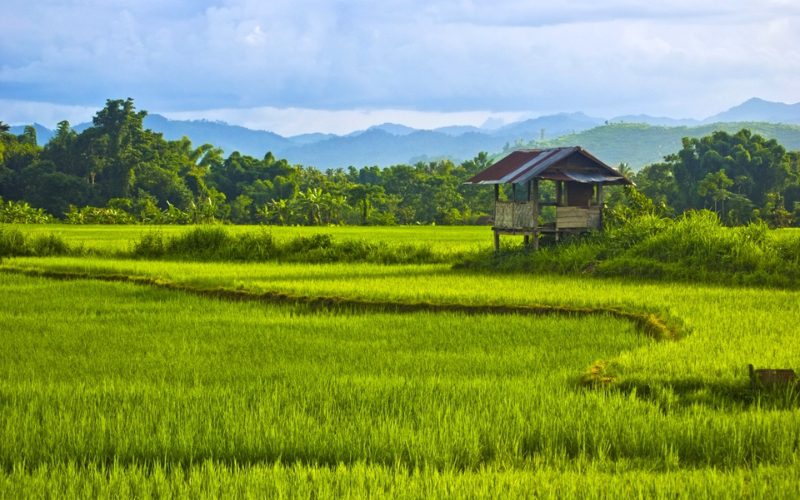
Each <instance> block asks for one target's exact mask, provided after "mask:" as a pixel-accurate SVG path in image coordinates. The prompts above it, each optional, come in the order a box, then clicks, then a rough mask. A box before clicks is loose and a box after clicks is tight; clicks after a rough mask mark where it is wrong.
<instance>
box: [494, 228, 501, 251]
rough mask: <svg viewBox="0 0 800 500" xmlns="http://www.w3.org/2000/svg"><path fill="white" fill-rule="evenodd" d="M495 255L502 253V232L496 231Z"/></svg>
mask: <svg viewBox="0 0 800 500" xmlns="http://www.w3.org/2000/svg"><path fill="white" fill-rule="evenodd" d="M494 253H500V231H498V230H497V229H495V230H494Z"/></svg>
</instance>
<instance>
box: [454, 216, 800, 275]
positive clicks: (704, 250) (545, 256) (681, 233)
mask: <svg viewBox="0 0 800 500" xmlns="http://www.w3.org/2000/svg"><path fill="white" fill-rule="evenodd" d="M456 267H458V268H463V269H475V270H490V271H503V272H520V271H522V272H536V273H541V272H548V273H560V274H584V275H595V276H622V277H630V278H635V279H652V280H667V281H670V280H671V281H692V282H710V283H724V284H736V285H749V286H775V287H786V288H797V287H798V286H800V234H796V235H791V234H787V235H785V236H781V237H776V236H774V235H773V234H772V232H771V231H770V230H769V228H768V227H767V225H766V224H764V223H761V222H756V223H751V224H748V225H746V226H742V227H734V228H731V227H726V226H724V225H723V224H722V223H721V222H720V220H719V218H718V217H717V216H716V214H714V213H713V212H709V211H699V212H687V213H686V214H684V215H682V216H681V217H678V218H677V219H669V218H662V217H658V216H656V215H640V216H636V217H633V218H631V219H629V220H626V221H625V222H624V223H620V224H617V225H614V226H612V227H609V228H608V229H607V230H606V231H605V232H603V233H596V234H593V235H590V236H584V237H575V238H573V239H571V240H568V241H565V242H561V243H559V244H556V245H552V246H549V247H543V248H542V249H541V250H539V251H538V252H529V251H526V250H525V249H507V250H505V251H503V252H501V253H500V254H499V255H491V254H488V252H484V253H483V254H482V255H480V256H477V257H473V258H471V259H467V260H465V261H464V262H463V263H460V264H458V265H457V266H456Z"/></svg>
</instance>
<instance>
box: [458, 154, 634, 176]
mask: <svg viewBox="0 0 800 500" xmlns="http://www.w3.org/2000/svg"><path fill="white" fill-rule="evenodd" d="M574 154H580V155H583V156H584V157H585V158H587V159H588V160H590V161H591V162H592V163H593V164H595V165H596V166H597V167H599V168H600V169H601V170H602V172H603V173H600V172H598V173H592V174H589V173H586V172H571V171H569V170H564V171H563V172H561V173H562V174H563V175H564V176H565V177H567V178H568V179H565V180H572V181H576V182H583V183H594V182H600V183H604V184H632V182H631V181H630V180H628V179H626V178H625V177H624V176H623V175H622V174H621V173H619V172H618V171H616V170H615V169H613V168H611V167H609V166H608V165H606V164H605V163H603V162H602V161H600V160H598V159H597V158H595V157H594V156H593V155H591V154H589V152H588V151H585V150H583V149H582V148H580V147H579V146H571V147H565V148H548V149H523V150H519V151H513V152H511V153H510V154H509V155H508V156H506V157H505V158H503V159H502V160H500V161H498V162H497V163H495V164H494V165H492V166H491V167H489V168H487V169H486V170H484V171H483V172H480V173H479V174H477V175H475V176H474V177H472V178H471V179H469V180H467V181H466V184H523V183H526V182H528V181H529V180H531V179H533V178H534V177H538V176H539V175H540V174H542V173H543V172H544V171H545V170H547V169H548V168H549V167H551V166H553V165H555V164H557V163H559V162H560V161H562V160H565V159H567V158H569V157H570V156H572V155H574ZM548 178H549V177H548Z"/></svg>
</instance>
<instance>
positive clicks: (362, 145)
mask: <svg viewBox="0 0 800 500" xmlns="http://www.w3.org/2000/svg"><path fill="white" fill-rule="evenodd" d="M504 143H505V140H504V139H503V138H498V137H492V136H490V135H487V134H477V133H467V134H462V135H459V136H450V135H447V134H443V133H441V132H434V131H431V130H417V131H414V132H412V133H410V134H405V135H399V136H398V135H393V134H390V133H388V132H386V131H385V130H382V129H379V128H373V129H370V130H366V131H364V132H362V133H360V134H358V135H355V136H344V137H333V138H330V139H327V140H324V141H320V142H315V143H313V144H307V145H300V146H295V147H290V148H288V149H285V150H283V151H281V152H280V155H279V156H281V157H285V158H287V159H289V161H291V162H292V163H301V164H303V165H314V166H316V167H319V168H332V167H347V166H350V165H354V166H365V165H378V166H389V165H396V164H399V163H408V162H410V161H411V159H412V158H421V157H430V158H442V157H448V158H453V159H456V160H463V159H468V158H472V157H474V156H475V155H476V154H478V153H479V152H480V151H497V150H499V149H501V148H502V147H503V145H504Z"/></svg>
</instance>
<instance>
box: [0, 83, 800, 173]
mask: <svg viewBox="0 0 800 500" xmlns="http://www.w3.org/2000/svg"><path fill="white" fill-rule="evenodd" d="M144 123H145V126H146V127H147V128H150V129H152V130H154V131H156V132H160V133H162V134H164V137H165V138H167V139H172V140H175V139H180V138H181V137H183V136H187V137H189V138H190V139H191V140H192V143H194V144H196V145H199V144H203V143H210V144H214V145H215V146H217V147H220V148H222V149H223V150H224V151H225V152H226V153H231V152H233V151H239V152H241V153H242V154H248V155H252V156H257V157H262V156H263V155H264V154H265V153H266V152H267V151H271V152H272V153H273V154H274V155H275V156H276V157H279V158H286V159H288V160H289V161H290V162H291V163H299V164H303V165H313V166H316V167H318V168H323V169H327V168H335V167H347V166H350V165H353V166H357V167H360V166H365V165H370V166H371V165H378V166H388V165H393V164H399V163H416V162H417V161H428V160H434V159H440V158H451V159H453V160H456V161H459V160H465V159H469V158H472V157H474V156H475V155H476V154H477V153H479V152H480V151H487V152H490V153H498V152H500V151H507V150H510V149H512V148H514V147H515V146H522V145H525V146H531V147H535V146H553V145H580V146H583V147H585V148H587V149H588V150H590V151H592V152H593V153H594V154H596V155H597V156H598V157H599V158H601V159H603V160H604V161H606V162H608V163H610V164H618V163H620V162H625V163H628V164H629V165H630V166H631V167H632V168H634V169H638V168H640V167H642V166H643V165H646V164H649V163H653V162H656V161H659V160H661V159H662V158H663V156H664V155H666V154H669V153H673V152H675V151H677V150H678V149H680V146H681V142H680V141H681V138H682V137H687V136H691V137H700V136H703V135H706V134H708V133H710V132H711V131H713V130H726V131H729V132H735V131H736V130H739V129H741V128H744V127H745V125H746V128H750V129H751V130H753V131H754V132H757V133H760V134H762V135H765V136H767V137H770V138H775V139H778V140H779V141H780V142H781V143H782V144H784V146H786V147H787V148H789V149H800V103H796V104H784V103H779V102H770V101H766V100H763V99H758V98H752V99H749V100H747V101H745V102H743V103H742V104H739V105H738V106H734V107H732V108H730V109H728V110H726V111H723V112H721V113H718V114H716V115H713V116H710V117H708V118H706V119H705V120H692V119H676V118H668V117H654V116H649V115H628V116H619V117H615V118H611V119H603V118H597V117H592V116H588V115H586V114H584V113H581V112H577V113H558V114H554V115H547V116H540V117H537V118H531V119H527V120H522V121H518V122H515V123H511V124H508V125H505V126H502V127H499V128H488V127H474V126H464V125H453V126H448V127H442V128H437V129H434V130H418V129H414V128H411V127H407V126H405V125H400V124H395V123H384V124H381V125H375V126H372V127H370V128H368V129H366V130H361V131H357V132H353V133H350V134H347V135H334V134H323V133H311V134H303V135H296V136H290V137H284V136H281V135H279V134H276V133H273V132H269V131H264V130H252V129H248V128H245V127H241V126H237V125H230V124H227V123H224V122H218V121H208V120H169V119H167V118H165V117H163V116H161V115H158V114H151V115H148V116H147V117H146V118H145V122H144ZM34 126H35V128H36V132H37V138H38V140H39V142H40V143H42V144H43V143H46V142H47V141H48V140H49V139H50V138H51V137H52V136H53V135H54V131H53V130H50V129H48V128H46V127H44V126H42V125H39V124H34ZM88 126H90V124H89V123H83V124H79V125H76V126H75V127H74V128H75V130H77V131H81V130H84V129H85V128H87V127H88ZM23 128H24V127H22V126H15V127H12V128H11V131H12V133H17V134H19V133H22V129H23Z"/></svg>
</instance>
